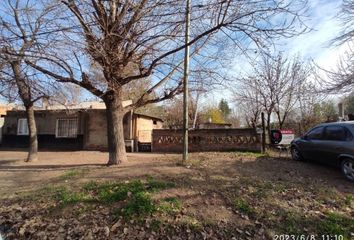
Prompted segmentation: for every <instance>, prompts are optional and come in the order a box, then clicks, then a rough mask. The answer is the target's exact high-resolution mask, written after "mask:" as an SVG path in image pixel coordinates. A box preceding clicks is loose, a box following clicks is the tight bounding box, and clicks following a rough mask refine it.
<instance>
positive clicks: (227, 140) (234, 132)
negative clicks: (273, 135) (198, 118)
mask: <svg viewBox="0 0 354 240" xmlns="http://www.w3.org/2000/svg"><path fill="white" fill-rule="evenodd" d="M188 142H189V151H191V152H199V151H200V152H201V151H232V150H242V151H257V152H258V151H261V134H258V133H257V132H256V131H255V130H254V129H252V128H232V129H196V130H190V131H189V137H188ZM182 143H183V135H182V130H170V129H154V130H153V131H152V151H153V152H181V151H182V150H183V145H182Z"/></svg>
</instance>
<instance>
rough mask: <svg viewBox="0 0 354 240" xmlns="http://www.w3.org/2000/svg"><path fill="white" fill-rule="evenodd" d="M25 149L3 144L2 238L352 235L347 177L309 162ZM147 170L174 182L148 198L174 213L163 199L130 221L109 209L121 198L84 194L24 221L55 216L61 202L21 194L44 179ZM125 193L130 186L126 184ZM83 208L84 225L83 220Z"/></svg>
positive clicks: (143, 174)
mask: <svg viewBox="0 0 354 240" xmlns="http://www.w3.org/2000/svg"><path fill="white" fill-rule="evenodd" d="M25 157H26V152H22V151H0V196H1V197H0V199H1V198H2V200H1V201H2V208H0V211H2V212H3V217H1V216H0V232H4V233H5V234H6V236H7V237H8V239H17V238H18V237H20V238H26V237H27V238H28V237H29V238H34V239H35V238H38V237H39V236H46V237H47V238H48V239H51V237H54V236H56V235H58V231H59V233H60V236H61V237H62V239H90V236H92V239H116V238H120V239H273V238H274V236H275V235H276V234H297V235H301V234H304V235H310V234H317V236H319V235H320V234H342V235H343V236H344V237H345V238H344V239H354V210H353V209H354V200H353V196H354V185H353V183H350V182H348V181H346V180H345V179H344V178H343V176H342V175H341V173H340V171H339V170H338V169H335V168H331V167H327V166H322V165H318V164H315V163H308V162H306V163H304V162H294V161H292V160H290V159H289V158H288V157H277V156H273V157H271V156H267V155H261V154H254V153H238V152H230V153H213V152H211V153H193V154H191V155H190V160H189V161H188V162H187V164H186V165H184V166H182V165H181V164H179V163H180V161H181V157H180V155H177V154H149V153H128V160H129V162H128V163H124V164H122V165H119V166H113V167H112V166H111V167H106V166H105V163H106V161H107V158H108V154H107V153H105V152H95V151H77V152H40V154H39V161H38V162H34V163H25V162H24V159H25ZM150 178H153V179H157V180H158V181H160V182H166V183H173V187H170V188H168V187H166V188H163V189H162V188H161V190H159V191H152V192H151V193H149V196H150V195H151V196H152V201H153V202H155V203H157V202H158V203H159V204H160V205H159V206H162V205H161V204H165V205H166V202H163V203H161V201H165V200H166V199H167V200H168V201H170V200H171V199H172V200H173V201H176V202H178V204H176V205H178V208H176V209H175V207H176V206H175V205H173V206H174V208H173V211H172V210H171V209H170V208H171V206H170V208H169V209H168V211H167V213H166V211H165V212H162V211H161V209H162V208H161V207H159V208H157V209H160V210H158V211H156V212H154V213H152V214H148V215H144V216H140V215H139V214H140V213H139V214H138V215H139V217H138V218H130V220H127V219H125V218H121V217H118V218H113V217H112V216H113V215H114V214H113V213H114V209H115V210H117V208H121V207H120V205H119V204H123V202H124V204H125V203H126V202H125V200H124V201H123V202H122V203H114V204H109V205H107V204H103V203H100V202H98V203H97V204H96V203H95V204H94V205H93V206H92V205H87V204H91V203H88V201H87V196H89V195H87V196H86V200H85V201H84V200H82V199H75V200H74V201H73V200H72V198H70V205H69V206H67V205H65V207H61V208H60V209H59V210H56V214H57V215H56V218H58V219H57V220H56V222H55V223H53V224H54V226H52V227H51V228H49V227H47V225H46V224H42V225H41V224H40V223H38V222H34V223H33V222H31V224H32V225H33V226H32V225H31V224H30V223H28V222H27V221H24V218H25V217H23V214H24V215H25V216H26V217H27V218H28V217H29V216H31V219H32V220H31V221H34V220H33V218H35V219H37V218H38V221H39V222H40V221H42V222H43V221H44V222H45V221H53V220H52V219H53V215H51V214H49V213H48V211H49V210H48V209H52V208H53V206H54V207H57V206H58V205H60V204H62V203H63V200H61V201H59V202H58V201H57V200H48V201H47V200H46V199H41V198H40V200H38V199H36V200H33V199H32V198H30V200H28V199H27V198H26V197H24V195H23V194H24V193H30V194H32V195H42V194H43V191H41V189H43V187H46V186H51V188H53V186H55V187H58V186H60V187H65V188H67V189H73V190H72V191H79V190H78V189H81V188H82V186H86V185H90V184H91V185H92V182H94V183H95V184H96V183H106V182H110V183H111V182H118V183H122V184H124V183H129V182H131V181H135V180H139V181H140V180H142V181H143V182H144V184H145V183H146V179H150ZM149 181H150V180H148V181H147V183H146V184H149ZM85 184H86V185H85ZM91 185H90V186H91ZM155 185H156V184H155ZM160 185H161V183H160ZM162 185H163V184H162ZM166 186H167V185H166ZM84 188H85V187H84ZM148 188H149V187H148ZM114 189H115V188H112V189H111V190H110V191H111V192H110V193H112V191H114ZM97 191H98V190H97V189H96V190H94V191H93V193H92V192H90V194H91V195H92V194H96V193H97ZM131 192H133V193H131ZM46 194H48V193H47V192H45V194H43V196H45V198H47V197H46V196H47V195H46ZM80 194H83V192H80ZM85 194H86V193H85ZM131 194H133V196H134V191H133V190H132V191H130V190H129V191H128V195H129V196H130V195H131ZM91 195H90V196H91ZM48 196H49V195H48ZM75 196H76V195H75ZM80 196H82V195H80ZM37 197H38V196H37ZM48 199H49V198H48ZM63 199H67V198H63ZM83 199H84V198H83ZM164 199H165V200H164ZM167 200H166V201H167ZM48 202H49V203H48ZM116 204H118V205H119V206H118V205H116ZM48 205H50V206H51V207H48ZM88 206H89V207H88ZM112 206H113V207H112ZM140 207H141V206H139V207H138V209H140V210H139V211H143V210H144V209H142V208H140ZM113 208H114V209H113ZM19 209H20V210H19ZM38 209H42V210H41V211H40V212H38V211H39V210H38ZM66 209H69V210H66ZM73 209H74V210H75V209H76V210H78V209H79V211H78V212H79V213H76V212H75V211H76V210H75V211H74V210H73ZM87 209H89V210H87ZM92 209H93V210H92ZM97 209H98V210H97ZM112 209H113V210H112ZM163 209H165V208H163ZM139 211H138V212H139ZM24 212H26V213H24ZM28 212H30V213H28ZM74 212H75V214H74ZM19 214H20V216H21V217H20V220H18V218H19ZM21 214H22V215H21ZM88 216H91V217H90V220H87V223H86V222H85V221H84V220H82V218H86V217H88ZM39 219H40V220H39ZM60 219H62V220H60ZM78 219H79V220H80V219H81V220H82V221H81V220H80V223H79V222H78ZM117 219H118V220H117ZM35 221H37V220H35ZM141 221H142V222H141ZM151 221H152V222H153V223H154V224H155V225H156V224H157V223H158V224H157V227H156V226H155V227H154V228H153V227H152V223H151ZM68 222H69V223H68ZM83 222H84V223H83ZM156 222H157V223H156ZM86 224H87V225H86ZM1 225H3V226H5V227H1ZM30 225H31V226H32V227H31V226H30ZM78 225H80V227H79V226H78ZM92 226H94V227H92ZM92 228H93V229H96V230H92ZM78 229H81V230H78ZM85 229H86V231H85ZM87 229H90V230H89V231H87ZM91 230H92V232H91ZM88 232H89V233H90V234H91V235H87V234H88ZM36 234H37V235H36ZM75 234H76V235H75ZM162 236H164V237H162ZM172 236H173V237H172ZM174 237H175V238H174ZM40 238H41V239H42V237H40ZM43 239H44V238H43Z"/></svg>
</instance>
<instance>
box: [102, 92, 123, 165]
mask: <svg viewBox="0 0 354 240" xmlns="http://www.w3.org/2000/svg"><path fill="white" fill-rule="evenodd" d="M104 101H105V105H106V117H107V138H108V139H107V140H108V152H109V159H108V163H107V165H117V164H120V163H123V162H126V161H127V154H126V151H125V141H124V128H123V118H124V114H125V112H124V108H123V105H122V102H123V100H122V94H121V91H118V92H115V93H112V94H109V95H108V96H107V97H105V99H104Z"/></svg>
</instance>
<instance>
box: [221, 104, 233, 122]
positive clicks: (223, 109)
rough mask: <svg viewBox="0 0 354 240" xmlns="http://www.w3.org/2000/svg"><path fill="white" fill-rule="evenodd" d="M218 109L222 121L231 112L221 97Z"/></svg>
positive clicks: (225, 119)
mask: <svg viewBox="0 0 354 240" xmlns="http://www.w3.org/2000/svg"><path fill="white" fill-rule="evenodd" d="M219 110H220V111H221V114H222V117H223V119H224V121H227V119H228V118H229V116H230V113H231V108H230V107H229V104H228V102H227V101H226V100H225V99H221V101H220V103H219Z"/></svg>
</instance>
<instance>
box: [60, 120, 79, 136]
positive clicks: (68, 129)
mask: <svg viewBox="0 0 354 240" xmlns="http://www.w3.org/2000/svg"><path fill="white" fill-rule="evenodd" d="M55 136H56V137H57V138H76V137H77V118H61V119H57V126H56V131H55Z"/></svg>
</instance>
